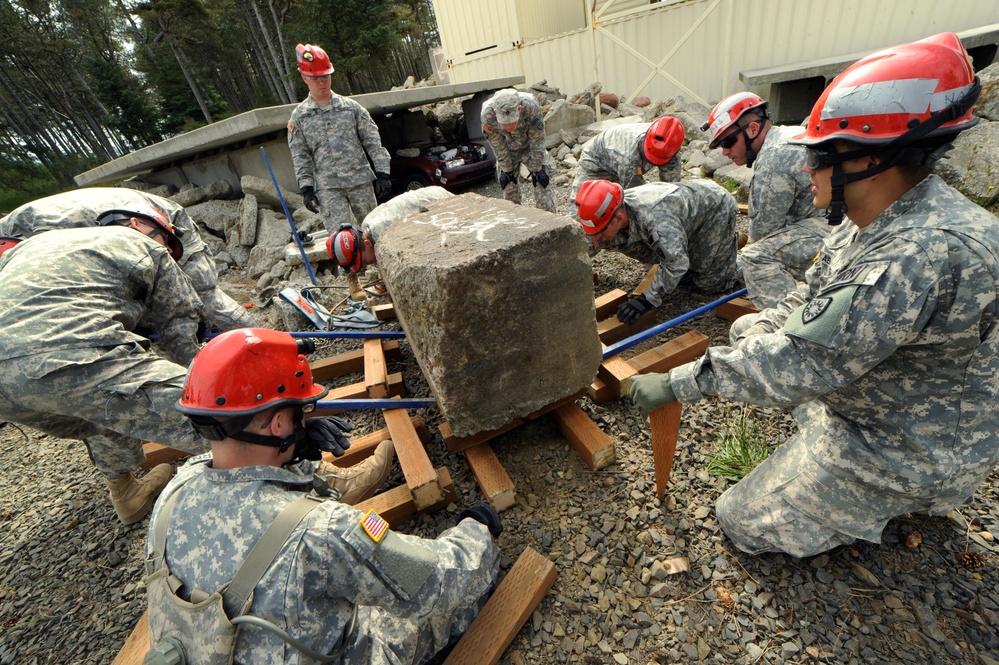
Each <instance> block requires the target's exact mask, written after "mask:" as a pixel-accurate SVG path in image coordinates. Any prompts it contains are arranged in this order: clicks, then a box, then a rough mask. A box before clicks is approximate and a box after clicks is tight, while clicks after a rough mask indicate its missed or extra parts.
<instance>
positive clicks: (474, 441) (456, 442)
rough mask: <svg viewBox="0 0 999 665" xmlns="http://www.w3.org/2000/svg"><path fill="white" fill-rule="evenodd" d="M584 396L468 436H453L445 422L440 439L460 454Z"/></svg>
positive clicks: (583, 393)
mask: <svg viewBox="0 0 999 665" xmlns="http://www.w3.org/2000/svg"><path fill="white" fill-rule="evenodd" d="M585 394H586V389H583V390H580V391H579V392H577V393H575V394H573V395H569V396H568V397H563V398H562V399H560V400H557V401H555V402H552V403H551V404H549V405H547V406H544V407H541V408H540V409H538V410H537V411H534V412H532V413H529V414H527V415H526V416H524V417H523V418H515V419H514V420H513V421H511V422H509V423H507V424H506V425H503V426H502V427H497V428H496V429H491V430H486V431H484V432H476V433H475V434H471V435H469V436H461V437H459V436H455V435H454V433H453V432H451V426H450V425H449V424H448V423H447V422H443V423H441V424H440V426H439V427H438V430H439V431H440V433H441V437H442V438H443V439H444V443H446V444H447V449H448V450H449V451H451V452H452V453H460V452H461V451H463V450H467V449H468V448H471V447H473V446H478V445H480V444H483V443H485V442H486V441H489V440H490V439H492V438H495V437H497V436H499V435H500V434H505V433H506V432H509V431H510V430H512V429H513V428H515V427H519V426H520V425H523V424H524V421H525V420H536V419H538V418H540V417H541V416H543V415H545V414H546V413H548V412H549V411H552V410H554V409H557V408H558V407H560V406H562V405H563V404H566V403H569V402H575V401H576V400H577V399H579V398H580V397H582V396H583V395H585Z"/></svg>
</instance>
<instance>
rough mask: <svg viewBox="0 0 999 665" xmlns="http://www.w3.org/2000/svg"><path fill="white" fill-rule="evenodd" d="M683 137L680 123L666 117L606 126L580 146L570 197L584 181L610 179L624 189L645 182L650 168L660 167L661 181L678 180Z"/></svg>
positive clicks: (680, 174)
mask: <svg viewBox="0 0 999 665" xmlns="http://www.w3.org/2000/svg"><path fill="white" fill-rule="evenodd" d="M683 138H684V131H683V123H682V122H680V121H679V120H677V119H676V118H671V117H669V116H666V117H665V118H659V119H658V120H656V121H655V122H635V123H629V124H626V125H615V126H613V127H610V128H609V129H605V130H604V131H602V132H600V133H599V134H597V135H596V136H595V137H593V139H592V140H591V141H589V142H587V143H586V145H585V146H583V152H582V154H580V156H579V165H578V166H577V167H576V179H575V180H574V181H573V183H572V198H573V199H575V198H576V192H578V191H579V187H580V185H582V184H583V183H584V182H586V181H587V180H610V181H611V182H616V183H618V184H620V185H621V186H622V187H624V188H625V189H630V188H632V187H637V186H639V185H644V184H645V177H644V176H645V174H646V173H648V172H649V171H651V170H652V169H653V167H656V168H658V169H659V181H660V182H679V181H680V177H681V176H682V175H683V170H682V169H681V164H680V148H682V147H683Z"/></svg>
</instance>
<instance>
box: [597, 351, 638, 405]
mask: <svg viewBox="0 0 999 665" xmlns="http://www.w3.org/2000/svg"><path fill="white" fill-rule="evenodd" d="M634 375H635V367H634V366H633V365H632V364H631V363H630V362H628V361H627V360H625V359H624V358H622V357H621V356H614V357H613V358H608V359H607V360H605V361H603V362H602V363H600V367H599V368H598V369H597V378H599V379H601V380H602V381H603V382H604V383H605V384H606V385H607V386H608V387H609V388H610V389H611V390H612V391H613V394H614V397H613V399H618V398H620V397H624V396H625V395H627V394H628V391H629V390H631V377H632V376H634Z"/></svg>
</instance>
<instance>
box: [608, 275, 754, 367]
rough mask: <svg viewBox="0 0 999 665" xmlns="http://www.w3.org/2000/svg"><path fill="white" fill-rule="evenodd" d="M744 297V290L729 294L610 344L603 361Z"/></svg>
mask: <svg viewBox="0 0 999 665" xmlns="http://www.w3.org/2000/svg"><path fill="white" fill-rule="evenodd" d="M744 295H746V289H739V290H738V291H736V292H735V293H730V294H728V295H727V296H725V297H724V298H719V299H718V300H715V301H714V302H709V303H708V304H707V305H703V306H701V307H698V308H697V309H692V310H690V311H689V312H687V313H686V314H682V315H680V316H678V317H676V318H675V319H670V320H669V321H666V322H664V323H660V324H659V325H658V326H653V327H651V328H649V329H648V330H643V331H642V332H640V333H638V334H637V335H632V336H631V337H627V338H625V339H622V340H621V341H620V342H618V343H617V344H611V345H610V346H608V347H607V348H606V349H604V360H607V359H608V358H613V357H614V356H616V355H617V354H619V353H621V352H622V351H627V350H628V349H630V348H631V347H633V346H638V345H639V344H641V343H642V342H644V341H645V340H647V339H649V338H650V337H655V336H656V335H658V334H659V333H661V332H665V331H667V330H669V329H670V328H672V327H674V326H678V325H680V324H681V323H685V322H687V321H689V320H691V319H692V318H694V317H695V316H700V315H701V314H704V312H710V311H711V310H713V309H714V308H715V307H718V305H724V304H725V303H727V302H728V301H729V300H732V299H734V298H739V297H742V296H744Z"/></svg>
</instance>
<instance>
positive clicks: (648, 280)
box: [631, 264, 659, 298]
mask: <svg viewBox="0 0 999 665" xmlns="http://www.w3.org/2000/svg"><path fill="white" fill-rule="evenodd" d="M657 272H659V264H656V265H654V266H652V267H651V268H649V272H647V273H645V277H643V278H642V281H641V282H639V283H638V286H636V287H635V288H634V289H633V290H632V291H631V297H632V298H637V297H638V296H640V295H642V294H643V293H645V289H647V288H649V286H651V285H652V280H653V279H655V276H656V273H657Z"/></svg>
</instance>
